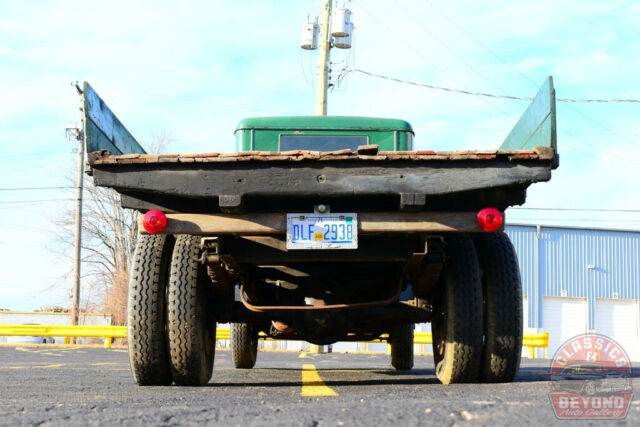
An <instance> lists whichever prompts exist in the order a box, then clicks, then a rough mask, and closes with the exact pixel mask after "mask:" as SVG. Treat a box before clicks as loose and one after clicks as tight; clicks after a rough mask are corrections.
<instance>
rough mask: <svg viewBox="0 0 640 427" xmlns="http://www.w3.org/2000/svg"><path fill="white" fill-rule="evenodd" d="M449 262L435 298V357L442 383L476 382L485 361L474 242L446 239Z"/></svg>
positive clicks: (438, 375) (456, 237) (462, 236)
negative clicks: (483, 360)
mask: <svg viewBox="0 0 640 427" xmlns="http://www.w3.org/2000/svg"><path fill="white" fill-rule="evenodd" d="M445 244H446V246H445V255H446V261H445V265H444V268H443V271H442V274H441V277H440V280H439V282H438V284H437V286H436V289H435V290H434V297H433V311H434V312H433V319H432V326H431V329H432V335H433V359H434V362H435V365H436V376H437V377H438V379H439V380H440V381H441V382H442V383H443V384H452V383H468V382H475V381H476V380H477V378H478V374H479V372H480V365H481V362H482V338H483V321H482V311H483V308H482V282H481V279H480V268H479V265H478V257H477V255H476V251H475V247H474V245H473V241H472V240H471V238H470V237H468V236H464V235H451V236H447V237H446V239H445Z"/></svg>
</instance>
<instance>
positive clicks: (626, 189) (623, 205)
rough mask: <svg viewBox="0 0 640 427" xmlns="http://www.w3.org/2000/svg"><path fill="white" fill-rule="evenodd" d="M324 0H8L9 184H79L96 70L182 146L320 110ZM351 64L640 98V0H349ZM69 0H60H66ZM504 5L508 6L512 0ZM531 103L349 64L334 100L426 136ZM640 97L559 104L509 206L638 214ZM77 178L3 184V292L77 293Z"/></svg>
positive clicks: (2, 83) (592, 217) (5, 295)
mask: <svg viewBox="0 0 640 427" xmlns="http://www.w3.org/2000/svg"><path fill="white" fill-rule="evenodd" d="M320 3H321V2H320V1H318V0H316V1H295V2H294V1H289V2H283V1H275V0H272V1H267V0H262V1H257V0H256V1H245V2H230V1H227V2H223V1H200V2H198V1H185V2H182V4H181V5H180V6H179V7H178V6H176V4H177V3H175V2H168V1H137V2H130V1H129V2H124V1H109V2H106V1H104V2H86V1H76V2H74V1H68V2H64V3H61V2H54V1H31V2H11V3H7V4H3V7H2V14H0V100H1V101H0V171H2V172H0V173H1V176H2V185H1V187H2V188H4V189H7V188H22V187H42V186H62V187H64V186H68V185H69V184H68V182H67V181H66V178H65V177H67V176H69V175H73V173H74V171H75V164H76V163H75V162H76V155H74V154H73V152H72V150H73V148H74V144H73V143H72V142H70V141H67V140H66V139H65V135H64V128H65V126H66V124H67V122H69V121H73V120H78V114H77V107H78V97H77V95H76V94H75V93H74V91H73V90H72V87H71V85H70V82H72V81H74V80H79V81H82V80H87V81H89V82H90V83H91V84H92V85H93V87H94V88H95V89H96V90H97V91H98V93H100V94H101V96H102V97H103V98H104V99H105V100H106V101H107V103H108V104H109V105H110V107H111V108H112V110H114V111H115V112H116V114H117V115H118V116H119V117H120V118H121V120H122V121H123V122H124V123H125V125H126V126H127V127H128V128H129V130H130V131H131V132H132V133H133V134H134V135H135V136H136V137H137V138H138V139H140V140H142V141H144V140H145V139H146V140H148V139H149V138H151V137H152V135H153V134H157V133H160V132H163V131H167V132H171V133H172V134H173V135H174V136H175V138H176V142H175V143H174V144H173V145H172V151H176V152H203V151H233V149H234V143H233V130H234V128H235V125H236V124H237V122H238V121H240V119H242V118H244V117H249V116H256V115H281V114H287V115H295V114H313V113H314V111H315V73H316V70H317V61H318V56H317V52H307V51H303V50H301V49H300V48H299V40H300V29H301V25H302V23H303V21H304V20H305V19H306V17H307V15H311V16H312V17H313V16H315V15H317V14H318V13H319V12H320ZM341 3H342V2H341ZM348 3H349V8H350V9H351V10H352V11H353V21H354V23H355V26H356V30H355V36H354V49H352V51H351V52H349V53H348V54H347V53H346V52H339V51H337V50H336V51H335V52H334V54H333V56H332V60H333V61H334V62H336V64H335V65H334V72H333V76H334V78H335V77H336V76H337V75H338V74H339V71H340V69H341V68H343V67H344V66H345V65H348V66H351V67H356V68H359V69H363V70H366V71H370V72H374V73H378V74H383V75H388V76H392V77H397V78H400V79H406V80H413V81H417V82H424V83H429V84H435V85H441V86H447V87H451V88H459V89H468V90H473V91H480V92H491V93H496V94H509V95H517V96H533V95H534V94H535V93H536V91H537V89H538V86H540V85H541V84H542V82H543V81H544V79H545V78H546V76H548V75H553V77H554V82H555V86H556V93H557V97H558V98H607V99H608V98H640V72H639V71H638V70H640V55H638V52H640V32H639V31H638V28H639V27H640V5H638V3H637V2H635V1H607V2H602V1H586V0H583V1H565V2H558V1H536V2H531V1H512V2H502V1H492V0H487V1H483V2H477V1H460V2H450V1H436V0H431V1H418V0H415V1H400V0H399V1H397V2H394V1H382V0H380V1H376V0H358V1H356V0H353V1H351V2H348ZM61 4H64V6H61ZM505 4H506V5H507V6H505ZM525 108H526V102H522V101H509V100H492V99H486V98H478V97H470V96H465V95H456V94H450V93H446V92H437V91H432V90H428V89H421V88H416V87H413V86H408V85H400V84H397V83H393V82H389V81H385V80H380V79H375V78H372V77H367V76H364V75H360V74H355V73H352V74H350V75H348V76H347V77H346V78H345V79H344V81H343V84H342V85H341V86H340V87H338V88H336V89H335V90H334V91H333V92H332V93H331V94H330V96H329V114H340V115H363V116H380V117H394V118H402V119H406V120H408V121H409V122H411V123H412V124H413V126H414V129H415V132H416V147H417V148H419V149H434V150H450V149H469V148H495V147H497V146H499V145H500V143H501V142H502V140H503V139H504V137H505V136H506V135H507V134H508V132H509V130H510V129H511V127H512V126H513V124H515V122H516V121H517V119H518V117H519V116H520V114H521V113H522V112H523V111H524V110H525ZM639 117H640V104H612V103H603V104H584V103H582V104H564V103H560V104H559V105H558V129H559V134H558V147H559V152H560V154H561V166H560V168H559V169H558V170H556V171H555V172H554V176H553V179H552V181H551V182H550V183H546V184H536V185H534V186H533V187H531V188H530V190H529V192H528V201H527V204H526V205H525V207H529V208H555V209H557V208H575V209H616V210H636V212H602V211H588V210H586V211H553V210H550V211H536V210H511V211H510V212H509V220H510V221H511V222H520V223H522V222H527V223H541V224H555V225H572V226H587V227H605V228H622V229H636V230H640V212H637V211H639V210H640V202H639V201H638V196H639V195H640V191H638V188H637V185H638V182H640V144H638V141H639V140H640V138H639V135H640V121H639V120H638V118H639ZM73 197H74V190H73V189H70V188H63V189H58V190H41V191H37V190H20V191H18V190H2V191H0V257H1V258H0V259H2V266H3V269H2V271H3V274H2V276H0V308H11V309H33V308H37V307H39V306H41V305H54V304H60V305H67V304H68V297H69V293H70V289H71V281H70V279H65V280H61V281H56V279H57V278H59V277H60V276H61V275H62V274H64V273H65V272H66V271H67V270H69V269H70V268H71V261H70V260H69V259H66V258H61V257H59V256H57V255H54V254H53V252H52V249H55V247H56V246H58V245H59V243H58V242H56V241H55V240H53V238H52V235H51V233H50V230H51V228H52V227H54V224H53V223H52V220H51V219H52V218H54V217H55V216H56V215H58V214H59V213H60V212H61V211H62V210H64V209H65V208H70V207H73V204H74V201H73Z"/></svg>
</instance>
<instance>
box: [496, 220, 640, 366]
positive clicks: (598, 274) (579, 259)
mask: <svg viewBox="0 0 640 427" xmlns="http://www.w3.org/2000/svg"><path fill="white" fill-rule="evenodd" d="M506 232H507V234H508V235H509V237H510V238H511V241H512V242H513V244H514V246H515V248H516V252H517V254H518V260H519V263H520V271H521V275H522V287H523V296H524V298H523V300H524V307H523V308H524V320H525V324H524V328H525V332H528V331H548V332H549V333H550V346H549V353H550V354H553V353H554V352H555V350H556V349H557V348H558V347H559V346H560V345H561V344H562V343H563V342H564V341H566V340H567V339H569V338H571V337H572V336H575V335H577V334H579V333H584V332H597V333H602V334H604V335H608V336H610V337H612V338H613V339H614V340H616V341H618V343H619V344H621V345H622V346H623V348H625V350H626V351H627V353H628V354H629V356H630V357H631V359H632V360H640V335H639V331H640V311H639V300H640V232H631V231H614V230H602V229H584V228H567V227H548V226H531V225H509V226H507V228H506Z"/></svg>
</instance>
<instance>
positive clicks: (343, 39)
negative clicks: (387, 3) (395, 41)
mask: <svg viewBox="0 0 640 427" xmlns="http://www.w3.org/2000/svg"><path fill="white" fill-rule="evenodd" d="M331 3H332V0H325V1H324V6H323V10H322V26H321V27H319V26H318V23H317V19H316V22H310V21H309V18H308V17H307V21H306V22H305V23H304V24H303V26H302V37H301V42H300V47H301V48H302V49H305V50H315V49H318V48H319V49H320V63H319V69H320V70H319V74H318V92H317V101H316V114H317V115H320V116H326V115H327V90H328V80H329V72H330V67H331V63H330V61H329V57H330V52H331V48H332V47H337V48H338V49H350V48H351V41H352V36H353V28H354V26H353V23H352V22H351V11H350V10H349V9H347V8H345V7H342V8H335V9H333V8H332V4H331ZM319 30H320V40H319V42H318V31H319Z"/></svg>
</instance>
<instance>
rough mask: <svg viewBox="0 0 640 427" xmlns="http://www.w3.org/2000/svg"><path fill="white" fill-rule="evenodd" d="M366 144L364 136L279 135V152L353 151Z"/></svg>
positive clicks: (366, 139)
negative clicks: (346, 149)
mask: <svg viewBox="0 0 640 427" xmlns="http://www.w3.org/2000/svg"><path fill="white" fill-rule="evenodd" d="M368 143H369V139H368V137H367V136H366V135H280V151H289V150H310V151H336V150H343V149H345V148H349V149H351V150H353V151H355V150H356V149H357V148H358V147H359V146H361V145H367V144H368Z"/></svg>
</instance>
